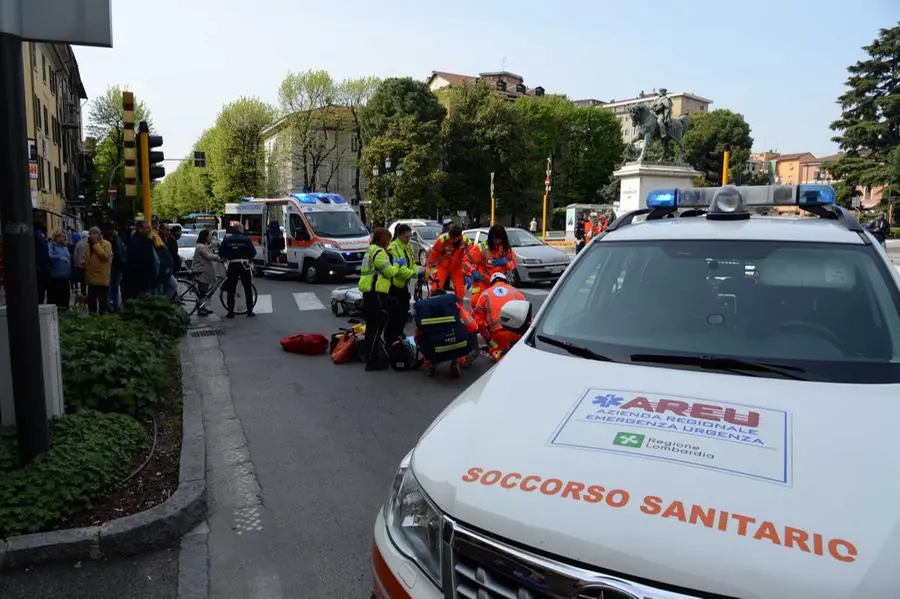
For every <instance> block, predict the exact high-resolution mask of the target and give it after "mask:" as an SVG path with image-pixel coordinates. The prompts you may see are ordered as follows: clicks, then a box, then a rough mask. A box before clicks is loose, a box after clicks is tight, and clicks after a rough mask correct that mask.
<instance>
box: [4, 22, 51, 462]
mask: <svg viewBox="0 0 900 599" xmlns="http://www.w3.org/2000/svg"><path fill="white" fill-rule="evenodd" d="M14 12H15V11H14ZM2 18H3V15H0V21H2ZM3 24H4V23H0V25H3ZM25 122H26V113H25V75H24V67H23V65H22V38H20V37H19V36H17V35H12V34H10V33H4V32H3V31H2V30H0V226H2V236H3V257H4V266H5V270H6V282H5V285H6V326H7V330H8V337H9V362H10V374H11V376H12V389H13V402H14V405H15V408H16V433H17V437H18V446H19V460H20V462H21V463H22V464H23V465H25V464H27V463H29V462H31V460H33V459H34V458H35V457H37V456H38V455H40V454H41V453H43V452H45V451H47V449H48V448H49V447H50V432H49V429H48V426H47V405H46V403H45V399H44V361H43V357H42V355H41V322H40V316H39V312H38V294H37V276H36V270H37V269H36V267H35V266H36V265H35V255H34V249H35V244H34V229H33V227H32V223H33V217H32V206H31V182H30V180H29V178H28V151H27V143H26V140H27V138H28V133H27V130H26V127H25Z"/></svg>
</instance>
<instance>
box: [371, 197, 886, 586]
mask: <svg viewBox="0 0 900 599" xmlns="http://www.w3.org/2000/svg"><path fill="white" fill-rule="evenodd" d="M834 202H835V193H834V190H833V189H832V188H831V187H829V186H824V185H810V186H799V187H793V186H772V187H768V186H764V187H737V188H735V187H724V188H715V189H713V188H706V189H685V190H665V191H659V192H651V193H650V194H649V197H648V198H647V206H648V207H647V208H644V209H641V210H638V211H635V212H630V213H628V214H626V215H624V216H622V217H620V218H619V219H617V220H616V221H615V222H614V223H613V224H612V225H611V226H610V227H609V229H608V230H607V231H606V232H605V233H604V234H602V235H599V236H598V237H596V238H594V240H593V241H592V242H591V243H590V244H589V245H588V246H587V247H586V248H585V249H584V250H582V251H581V253H579V255H578V257H577V258H576V259H575V261H574V262H573V264H572V265H571V266H570V267H569V269H568V270H567V271H566V273H565V274H564V275H563V277H562V278H561V279H560V281H559V282H558V283H557V284H556V286H555V288H554V289H553V291H552V292H551V294H550V295H549V296H548V298H547V300H546V302H545V303H544V304H543V306H542V307H541V309H540V311H539V313H538V314H537V316H536V317H535V318H534V322H533V323H531V325H530V327H529V328H528V330H527V332H526V333H525V334H524V336H523V338H522V340H521V341H520V342H519V343H518V344H517V345H515V346H514V347H513V348H512V350H511V351H510V352H509V353H508V354H507V355H506V356H505V357H504V358H503V360H502V361H501V362H499V363H498V364H497V365H496V366H494V367H493V368H492V369H491V370H489V371H488V372H487V373H486V374H485V375H484V376H482V377H481V378H480V379H479V380H477V381H475V382H474V383H473V384H472V385H471V386H470V387H469V388H468V389H466V390H465V391H464V392H463V393H462V394H461V395H460V396H459V397H458V398H457V399H456V400H455V401H454V402H453V403H452V404H450V406H448V407H447V409H445V410H444V412H443V413H442V414H441V415H440V416H438V417H437V419H436V420H435V421H434V423H433V424H432V425H431V426H430V427H429V428H428V430H426V431H425V432H424V434H423V435H422V437H421V438H420V439H419V441H418V443H417V444H416V446H415V448H414V449H413V450H412V451H411V452H410V453H409V455H408V456H407V457H406V458H405V459H404V460H403V461H402V463H401V464H400V466H399V468H398V470H397V473H396V476H395V479H394V484H393V486H392V488H391V491H390V495H389V497H388V499H387V501H386V502H385V505H384V508H383V510H381V511H379V513H378V515H377V520H376V523H375V528H374V541H375V542H374V547H373V555H372V565H373V570H374V577H373V596H374V597H377V598H378V599H385V598H390V599H410V598H412V599H482V598H484V599H488V598H490V599H493V598H501V597H502V598H508V599H517V598H530V599H698V598H707V599H713V598H716V599H789V598H790V599H794V598H796V599H851V598H852V599H896V598H898V597H900V567H898V563H900V504H898V497H900V477H898V476H897V470H896V469H897V465H898V464H900V446H898V445H897V444H896V443H895V439H896V433H897V423H900V275H898V272H897V271H896V270H895V269H894V268H893V267H892V265H891V263H890V260H889V258H888V256H887V254H886V253H885V251H884V249H883V248H882V247H881V246H880V244H879V243H878V242H877V241H876V240H875V239H874V237H872V235H871V234H870V233H869V232H867V231H866V230H865V229H864V228H863V227H862V226H860V224H859V222H857V221H856V219H855V218H854V217H853V215H852V214H851V213H850V212H849V211H847V210H844V209H842V208H839V207H837V206H835V205H834ZM786 204H791V205H796V206H800V207H801V208H803V209H804V210H805V211H807V212H809V213H811V214H812V215H814V217H813V218H803V217H764V216H755V215H753V212H754V210H753V208H754V206H755V205H758V206H775V205H786ZM528 315H529V304H528V303H527V302H510V303H508V304H506V305H505V306H504V308H503V316H502V317H501V319H505V325H506V326H510V327H512V328H515V327H516V326H522V325H526V326H527V323H528V320H529V319H528Z"/></svg>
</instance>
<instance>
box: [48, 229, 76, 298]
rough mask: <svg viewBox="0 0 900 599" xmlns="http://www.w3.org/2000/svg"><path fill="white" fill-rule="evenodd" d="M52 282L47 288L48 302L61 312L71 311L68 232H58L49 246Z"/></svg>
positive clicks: (70, 259) (70, 266) (70, 264)
mask: <svg viewBox="0 0 900 599" xmlns="http://www.w3.org/2000/svg"><path fill="white" fill-rule="evenodd" d="M49 253H50V261H51V262H52V263H53V266H52V267H51V269H50V282H49V284H48V286H47V302H48V303H50V304H55V305H56V307H57V309H59V310H68V309H69V296H70V289H69V282H70V281H71V279H72V254H71V253H69V246H68V244H66V232H65V231H62V230H60V231H57V232H56V233H54V234H53V239H52V240H51V241H50V244H49Z"/></svg>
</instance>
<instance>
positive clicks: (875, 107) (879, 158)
mask: <svg viewBox="0 0 900 599" xmlns="http://www.w3.org/2000/svg"><path fill="white" fill-rule="evenodd" d="M863 50H865V52H866V54H868V58H866V59H864V60H860V61H858V62H857V63H856V64H853V65H850V66H849V67H847V71H848V72H849V73H850V76H849V77H848V78H847V81H846V86H847V90H846V91H845V92H844V93H843V94H842V95H841V96H840V97H839V98H838V102H839V103H840V105H841V111H842V113H841V118H839V119H838V120H836V121H834V122H833V123H831V129H832V130H834V131H838V132H839V134H838V135H836V136H835V137H833V138H832V141H835V142H836V143H838V144H839V145H840V147H841V149H842V150H844V151H845V152H846V154H845V155H844V156H842V157H841V158H840V159H838V160H837V161H836V162H835V163H833V164H831V165H830V166H829V171H830V172H831V174H832V175H834V176H835V178H838V179H842V180H844V181H847V182H848V184H850V185H853V186H857V185H861V186H864V187H875V186H878V185H882V184H886V183H891V182H893V184H894V190H887V191H886V195H887V196H891V195H894V194H896V193H898V191H900V190H898V189H897V188H898V184H897V180H898V178H900V177H898V176H897V173H898V167H900V150H898V147H900V78H898V77H897V64H898V62H900V25H895V26H894V27H891V28H889V29H881V30H879V32H878V38H877V39H876V40H874V41H873V42H872V43H871V44H869V45H868V46H865V47H863ZM892 174H893V177H892V176H891V175H892Z"/></svg>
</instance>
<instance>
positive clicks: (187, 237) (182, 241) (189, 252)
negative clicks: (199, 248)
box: [178, 232, 197, 269]
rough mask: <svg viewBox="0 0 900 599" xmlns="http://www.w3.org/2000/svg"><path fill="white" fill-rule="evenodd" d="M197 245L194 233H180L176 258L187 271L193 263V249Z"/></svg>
mask: <svg viewBox="0 0 900 599" xmlns="http://www.w3.org/2000/svg"><path fill="white" fill-rule="evenodd" d="M196 245H197V235H195V234H194V233H187V232H185V233H182V234H181V237H180V238H179V239H178V257H179V258H181V264H182V267H183V268H186V269H189V268H190V267H191V263H192V262H193V261H194V247H195V246H196Z"/></svg>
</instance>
